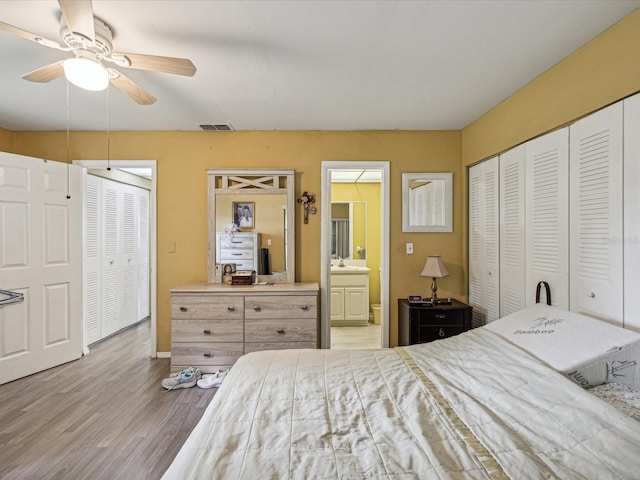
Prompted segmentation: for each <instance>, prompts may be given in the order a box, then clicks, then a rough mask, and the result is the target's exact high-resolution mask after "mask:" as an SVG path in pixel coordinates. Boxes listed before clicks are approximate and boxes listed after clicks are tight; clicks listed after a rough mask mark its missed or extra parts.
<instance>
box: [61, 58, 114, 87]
mask: <svg viewBox="0 0 640 480" xmlns="http://www.w3.org/2000/svg"><path fill="white" fill-rule="evenodd" d="M62 66H63V68H64V75H65V77H67V80H69V81H70V82H71V83H73V84H74V85H75V86H77V87H80V88H83V89H85V90H91V91H99V90H104V89H105V88H107V87H108V86H109V72H108V71H107V69H106V68H104V67H103V66H102V65H100V64H99V63H98V62H95V61H93V60H90V59H88V58H70V59H68V60H65V61H64V63H63V64H62Z"/></svg>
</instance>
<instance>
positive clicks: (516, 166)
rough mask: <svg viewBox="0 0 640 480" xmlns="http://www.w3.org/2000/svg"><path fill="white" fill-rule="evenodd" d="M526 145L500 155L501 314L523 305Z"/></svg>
mask: <svg viewBox="0 0 640 480" xmlns="http://www.w3.org/2000/svg"><path fill="white" fill-rule="evenodd" d="M524 172H525V147H524V145H520V146H518V147H516V148H514V149H512V150H509V151H508V152H506V153H504V154H502V155H500V316H501V317H504V316H505V315H509V314H510V313H513V312H517V311H518V310H522V309H523V308H524V307H525V277H526V275H525V210H524V200H525V180H524Z"/></svg>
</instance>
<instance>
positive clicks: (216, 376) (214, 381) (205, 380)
mask: <svg viewBox="0 0 640 480" xmlns="http://www.w3.org/2000/svg"><path fill="white" fill-rule="evenodd" d="M228 371H229V370H218V371H217V372H215V373H210V374H205V375H203V376H202V378H201V379H200V380H198V386H199V387H200V388H218V387H219V386H220V385H222V381H223V380H224V377H226V376H227V372H228Z"/></svg>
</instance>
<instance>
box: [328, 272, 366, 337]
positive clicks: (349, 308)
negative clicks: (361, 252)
mask: <svg viewBox="0 0 640 480" xmlns="http://www.w3.org/2000/svg"><path fill="white" fill-rule="evenodd" d="M370 272H371V269H370V268H368V267H359V266H353V265H345V266H342V267H340V266H333V267H331V326H332V327H338V326H343V327H346V326H361V325H368V323H369V274H370Z"/></svg>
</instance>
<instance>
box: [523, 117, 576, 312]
mask: <svg viewBox="0 0 640 480" xmlns="http://www.w3.org/2000/svg"><path fill="white" fill-rule="evenodd" d="M525 155H526V173H525V178H526V187H525V189H526V201H525V205H526V212H525V215H526V218H527V228H526V236H525V238H526V246H525V249H526V288H525V291H526V306H531V305H533V304H534V303H535V301H536V300H535V292H536V286H537V285H538V282H541V281H544V282H547V283H548V284H549V287H550V289H551V300H552V304H553V305H555V306H558V307H561V308H564V309H569V128H568V127H566V128H563V129H561V130H557V131H555V132H552V133H549V134H547V135H544V136H542V137H539V138H536V139H534V140H531V141H529V142H527V143H526V144H525ZM544 300H545V301H546V299H544ZM541 301H542V298H541Z"/></svg>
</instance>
